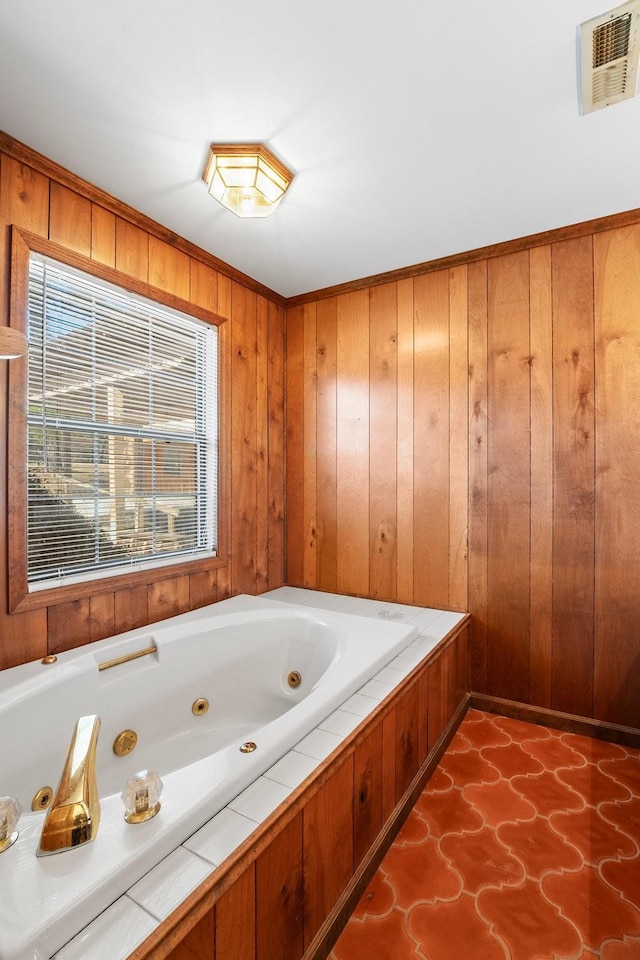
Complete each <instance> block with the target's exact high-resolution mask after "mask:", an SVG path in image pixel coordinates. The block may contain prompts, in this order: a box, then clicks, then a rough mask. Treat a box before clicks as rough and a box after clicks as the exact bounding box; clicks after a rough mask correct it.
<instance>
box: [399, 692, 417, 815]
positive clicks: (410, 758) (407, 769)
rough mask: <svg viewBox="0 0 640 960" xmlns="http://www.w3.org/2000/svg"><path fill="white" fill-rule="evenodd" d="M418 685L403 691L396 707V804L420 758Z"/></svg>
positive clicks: (409, 781) (413, 773)
mask: <svg viewBox="0 0 640 960" xmlns="http://www.w3.org/2000/svg"><path fill="white" fill-rule="evenodd" d="M418 694H419V685H418V681H417V680H415V681H414V682H413V683H412V684H411V686H410V687H408V688H407V690H405V692H404V693H403V694H402V696H401V697H400V699H399V700H398V704H397V706H396V743H397V747H396V803H398V802H399V801H400V800H401V798H402V797H403V795H404V793H405V791H406V789H407V787H408V786H409V784H410V783H411V781H412V780H413V778H414V776H415V775H416V773H417V771H418V766H419V762H420V758H419V756H418V750H419V740H420V737H419V732H418V717H419V708H418Z"/></svg>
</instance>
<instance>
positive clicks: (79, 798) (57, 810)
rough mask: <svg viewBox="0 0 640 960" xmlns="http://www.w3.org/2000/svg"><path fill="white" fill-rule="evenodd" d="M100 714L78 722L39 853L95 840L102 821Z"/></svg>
mask: <svg viewBox="0 0 640 960" xmlns="http://www.w3.org/2000/svg"><path fill="white" fill-rule="evenodd" d="M99 732H100V717H96V716H90V717H80V719H79V720H78V721H77V723H76V725H75V729H74V731H73V736H72V737H71V743H70V744H69V750H68V751H67V759H66V761H65V765H64V769H63V771H62V776H61V777H60V783H59V784H58V789H57V791H56V795H55V798H54V800H53V803H52V804H51V806H50V808H49V810H48V811H47V815H46V817H45V821H44V824H43V826H42V834H41V836H40V846H39V848H38V856H39V857H44V856H47V855H48V854H50V853H62V851H63V850H71V849H72V848H73V847H78V846H80V844H83V843H90V842H91V841H92V840H95V838H96V835H97V833H98V825H99V823H100V798H99V796H98V784H97V781H96V746H97V743H98V733H99Z"/></svg>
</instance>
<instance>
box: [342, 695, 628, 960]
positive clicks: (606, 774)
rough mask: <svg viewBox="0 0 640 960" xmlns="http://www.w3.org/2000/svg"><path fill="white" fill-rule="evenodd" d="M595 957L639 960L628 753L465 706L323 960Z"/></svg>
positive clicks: (579, 959)
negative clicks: (424, 784)
mask: <svg viewBox="0 0 640 960" xmlns="http://www.w3.org/2000/svg"><path fill="white" fill-rule="evenodd" d="M596 958H597V960H632V958H635V960H639V958H640V750H633V749H630V748H623V747H619V746H616V745H614V744H610V743H604V742H602V741H596V740H590V739H588V738H586V737H580V736H576V735H575V734H568V733H560V732H559V731H555V730H549V729H547V728H545V727H539V726H536V725H534V724H530V723H523V722H522V721H519V720H510V719H507V718H506V717H497V716H493V715H491V714H488V713H482V712H480V711H478V710H470V711H469V712H468V713H467V715H466V717H465V719H464V721H463V723H462V724H461V726H460V728H459V730H458V732H457V733H456V735H455V737H454V739H453V740H452V741H451V744H450V745H449V748H448V750H447V752H446V753H445V755H444V756H443V758H442V760H441V762H440V764H439V766H438V768H437V769H436V771H435V773H434V775H433V776H432V778H431V780H430V781H429V783H428V784H427V787H426V788H425V790H424V791H423V793H422V795H421V796H420V798H419V799H418V801H417V803H416V805H415V807H414V808H413V810H412V811H411V813H410V814H409V817H408V819H407V820H406V822H405V824H404V825H403V827H402V829H401V830H400V832H399V834H398V836H397V837H396V840H395V841H394V843H393V845H392V846H391V848H390V849H389V851H388V853H387V855H386V857H385V859H384V860H383V862H382V865H381V866H380V868H379V869H378V871H377V873H376V874H375V876H374V878H373V880H372V882H371V884H370V885H369V887H368V889H367V890H366V891H365V894H364V896H363V897H362V899H361V900H360V903H359V904H358V906H357V907H356V909H355V911H354V913H353V915H352V917H351V918H350V920H349V922H348V923H347V925H346V927H345V928H344V930H343V932H342V934H341V936H340V938H339V939H338V941H337V943H336V944H335V946H334V948H333V951H332V953H331V954H330V960H596Z"/></svg>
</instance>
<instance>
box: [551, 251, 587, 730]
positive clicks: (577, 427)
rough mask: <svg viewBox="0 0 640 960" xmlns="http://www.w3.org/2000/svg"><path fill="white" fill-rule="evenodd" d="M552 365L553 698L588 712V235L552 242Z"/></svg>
mask: <svg viewBox="0 0 640 960" xmlns="http://www.w3.org/2000/svg"><path fill="white" fill-rule="evenodd" d="M551 262H552V279H553V368H554V391H553V413H554V431H553V436H554V504H553V513H554V517H553V525H554V534H553V666H552V687H551V705H552V707H553V708H554V709H556V710H564V711H566V712H568V713H578V714H584V715H585V716H591V715H592V710H593V657H594V640H593V632H594V623H593V618H594V557H595V546H594V534H595V511H594V499H595V477H594V470H595V442H594V429H595V420H594V386H595V384H594V376H595V371H594V340H593V244H592V238H591V237H581V238H579V239H577V240H567V241H565V242H563V243H556V244H554V245H553V247H552V254H551Z"/></svg>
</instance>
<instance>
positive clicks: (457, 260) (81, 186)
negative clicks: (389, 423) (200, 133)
mask: <svg viewBox="0 0 640 960" xmlns="http://www.w3.org/2000/svg"><path fill="white" fill-rule="evenodd" d="M0 152H3V153H6V154H7V155H8V156H11V157H13V158H14V159H15V160H17V161H18V162H20V163H24V164H27V165H28V166H31V167H34V168H35V169H37V170H38V171H39V172H41V173H43V174H44V175H45V176H48V177H50V178H51V179H52V180H55V181H56V182H58V183H60V184H62V185H63V186H65V187H68V188H69V189H70V190H74V191H75V192H76V193H78V194H79V195H80V196H83V197H85V198H86V199H88V200H91V201H92V202H93V203H97V204H99V205H100V206H102V207H104V208H105V209H106V210H109V211H110V212H111V213H114V214H115V215H116V216H118V217H121V218H122V219H123V220H127V221H129V222H130V223H132V224H134V225H135V226H137V227H140V228H141V229H143V230H146V231H147V232H148V233H150V234H151V235H152V236H154V237H157V238H158V239H159V240H163V241H164V242H165V243H170V244H171V245H172V246H174V247H175V248H176V249H178V250H180V251H182V252H183V253H186V254H187V255H188V256H190V257H193V258H194V260H199V261H200V262H201V263H203V264H206V265H207V266H209V267H211V268H212V269H214V270H216V271H218V272H219V273H222V274H223V275H224V276H226V277H229V279H230V280H235V281H236V282H237V283H240V284H242V285H243V286H245V287H246V288H248V289H249V290H252V291H253V292H254V293H257V294H258V295H259V296H262V297H265V298H266V299H268V300H271V301H273V302H274V303H276V304H278V305H279V306H281V307H285V308H289V307H297V306H302V305H303V304H305V303H313V302H315V301H317V300H326V299H329V298H330V297H337V296H340V295H342V294H345V293H353V292H355V291H357V290H366V289H368V288H369V287H375V286H379V285H381V284H384V283H393V282H396V281H398V280H408V279H411V278H413V277H417V276H420V275H421V274H424V273H434V272H435V271H436V270H445V269H448V268H450V267H458V266H462V265H464V264H467V263H473V262H474V261H477V260H487V259H491V258H493V257H501V256H505V255H506V254H510V253H520V252H521V251H523V250H529V249H531V248H532V247H541V246H544V245H546V244H548V243H559V242H561V241H562V240H571V239H574V238H575V237H584V236H588V235H589V234H593V233H602V232H603V231H605V230H614V229H617V228H619V227H628V226H632V225H635V224H638V223H640V208H635V209H633V210H627V211H623V212H621V213H614V214H611V215H609V216H606V217H599V218H597V219H594V220H585V221H583V222H582V223H574V224H571V225H570V226H566V227H557V228H555V229H553V230H546V231H544V232H542V233H533V234H530V235H529V236H525V237H518V238H515V239H513V240H505V241H502V242H501V243H493V244H490V245H489V246H486V247H477V248H475V249H474V250H466V251H464V252H462V253H455V254H451V255H450V256H447V257H440V258H438V259H437V260H427V261H425V262H424V263H416V264H413V265H411V266H408V267H401V268H399V269H397V270H389V271H387V272H386V273H378V274H373V275H372V276H369V277H361V278H359V279H357V280H350V281H348V282H346V283H339V284H336V285H335V286H332V287H323V288H322V289H320V290H311V291H309V292H308V293H301V294H298V295H297V296H294V297H284V296H282V295H281V294H279V293H277V292H276V291H275V290H271V289H270V288H269V287H266V286H264V285H263V284H261V283H259V282H258V281H257V280H254V279H253V278H252V277H249V276H248V275H247V274H244V273H242V272H241V271H240V270H236V269H235V267H232V266H230V264H228V263H225V262H224V260H219V259H218V258H217V257H215V256H214V255H213V254H211V253H207V251H206V250H202V249H201V248H200V247H197V246H196V245H195V244H193V243H191V241H189V240H186V239H185V238H184V237H181V236H179V234H176V233H173V232H172V231H171V230H169V229H168V228H167V227H163V226H162V225H161V224H159V223H157V222H156V221H155V220H152V219H151V218H150V217H147V216H145V215H144V214H142V213H139V212H138V211H137V210H135V209H134V208H133V207H130V206H129V205H128V204H126V203H123V202H122V201H120V200H117V199H116V198H115V197H113V196H111V194H109V193H107V192H106V191H104V190H101V189H100V187H96V186H94V185H93V184H92V183H89V182H88V181H86V180H83V179H82V178H81V177H77V176H76V175H75V174H73V173H71V172H70V171H69V170H67V169H66V168H65V167H62V166H60V164H58V163H56V162H55V161H53V160H49V159H48V157H45V156H44V155H43V154H41V153H38V152H37V151H36V150H33V149H32V148H31V147H28V146H26V145H25V144H23V143H21V142H20V141H19V140H16V139H15V138H14V137H11V136H10V135H9V134H8V133H5V132H3V131H1V130H0Z"/></svg>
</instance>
